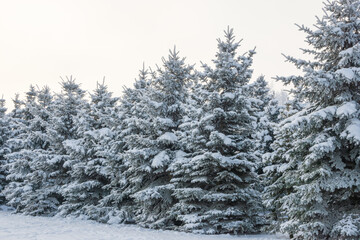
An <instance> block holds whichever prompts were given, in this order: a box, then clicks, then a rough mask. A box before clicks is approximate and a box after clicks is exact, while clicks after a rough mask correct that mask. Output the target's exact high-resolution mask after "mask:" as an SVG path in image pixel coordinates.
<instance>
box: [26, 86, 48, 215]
mask: <svg viewBox="0 0 360 240" xmlns="http://www.w3.org/2000/svg"><path fill="white" fill-rule="evenodd" d="M52 99H53V96H52V94H51V93H50V89H49V88H48V87H46V86H45V87H43V88H42V89H39V90H37V91H36V98H35V99H34V101H33V103H32V104H31V105H29V113H30V114H31V115H32V116H33V117H32V118H31V119H29V120H28V127H27V134H26V135H27V138H26V141H27V143H28V144H27V147H26V148H24V149H22V150H21V151H20V152H22V156H23V157H24V158H25V159H27V160H28V164H29V166H30V171H29V172H28V174H26V176H25V178H24V182H25V183H26V185H25V187H24V189H23V192H22V193H21V197H20V198H21V205H22V209H21V212H22V213H25V214H30V215H47V214H52V212H53V210H54V209H53V206H51V205H50V206H49V204H48V199H46V198H44V196H43V195H41V194H39V190H40V189H41V188H42V186H43V184H44V183H45V181H46V180H47V179H46V177H45V172H44V170H43V169H42V164H43V161H44V159H46V158H47V156H48V150H49V147H50V139H49V137H48V134H47V129H48V127H49V119H50V116H51V114H52V111H51V107H52V105H51V104H52Z"/></svg>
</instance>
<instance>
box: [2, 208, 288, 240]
mask: <svg viewBox="0 0 360 240" xmlns="http://www.w3.org/2000/svg"><path fill="white" fill-rule="evenodd" d="M0 239H1V240H117V239H119V240H172V239H176V240H195V239H199V240H211V239H216V240H222V239H224V240H225V239H229V240H237V239H239V240H240V239H246V240H252V239H253V240H261V239H263V240H270V239H274V240H275V239H286V238H284V237H280V236H274V235H253V236H250V235H247V236H229V235H217V236H208V235H196V234H188V233H180V232H174V231H156V230H149V229H143V228H140V227H137V226H129V225H125V226H124V225H106V224H100V223H95V222H92V221H84V220H78V219H64V218H56V217H55V218H46V217H30V216H23V215H15V214H11V213H10V212H6V211H0Z"/></svg>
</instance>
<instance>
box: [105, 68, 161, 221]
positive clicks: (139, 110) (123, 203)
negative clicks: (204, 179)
mask: <svg viewBox="0 0 360 240" xmlns="http://www.w3.org/2000/svg"><path fill="white" fill-rule="evenodd" d="M151 80H152V79H151V78H150V77H149V72H148V70H146V69H145V66H144V67H143V69H142V70H140V73H139V76H138V78H137V79H135V83H134V86H133V88H124V92H123V94H122V97H121V99H120V105H119V107H118V111H117V114H116V116H117V117H116V118H115V121H114V123H113V124H112V125H113V127H112V131H113V135H114V137H113V138H112V139H110V141H109V142H108V143H107V144H106V145H107V146H108V149H104V151H103V152H102V155H103V156H104V158H105V166H106V168H105V170H104V171H105V175H106V176H107V178H108V179H109V181H110V183H109V184H108V185H106V186H104V188H105V189H107V190H108V191H109V194H108V195H107V196H105V197H104V198H103V199H101V201H100V204H99V206H98V208H99V209H102V211H103V212H104V216H103V217H102V219H101V220H100V221H103V222H109V223H122V222H127V223H131V222H134V212H135V205H134V199H133V198H132V197H131V195H132V194H134V193H135V192H137V191H138V190H139V187H140V186H139V184H141V181H142V179H143V178H144V176H146V174H147V172H145V175H144V171H145V169H144V164H143V163H144V157H142V156H141V155H131V154H130V152H128V151H129V150H130V149H134V148H136V147H139V148H141V146H140V145H139V146H137V143H138V142H139V141H142V140H143V139H144V138H146V134H148V133H149V129H151V126H150V117H149V110H148V107H154V106H152V105H151V104H152V101H150V99H149V94H150V88H151V87H150V85H151ZM135 151H136V150H134V152H135ZM129 154H130V155H131V157H130V158H129V156H128V155H129ZM128 158H129V159H130V160H128ZM135 161H137V163H135ZM145 168H146V166H145ZM129 183H131V184H129Z"/></svg>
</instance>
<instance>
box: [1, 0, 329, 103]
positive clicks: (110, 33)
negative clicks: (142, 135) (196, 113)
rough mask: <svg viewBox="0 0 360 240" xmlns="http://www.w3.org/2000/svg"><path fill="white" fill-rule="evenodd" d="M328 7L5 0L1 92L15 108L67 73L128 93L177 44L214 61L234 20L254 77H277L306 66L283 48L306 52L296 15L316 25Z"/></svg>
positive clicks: (245, 0)
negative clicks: (287, 58)
mask: <svg viewBox="0 0 360 240" xmlns="http://www.w3.org/2000/svg"><path fill="white" fill-rule="evenodd" d="M322 7H323V5H322V0H151V1H150V0H132V1H130V0H127V1H121V0H118V1H116V0H31V1H29V0H0V83H1V85H0V86H1V87H0V95H1V94H3V95H4V97H5V98H6V99H7V101H8V104H7V106H8V107H9V108H12V102H11V98H13V97H14V94H15V93H20V94H21V96H24V92H26V91H27V90H28V88H29V85H30V84H34V85H38V86H43V85H48V86H49V87H50V88H51V89H52V90H54V91H59V89H60V87H59V84H58V83H59V82H60V78H59V76H67V75H73V76H74V77H75V78H76V79H77V80H78V82H79V83H82V87H83V88H84V89H85V90H88V91H92V90H93V89H94V88H95V87H96V82H97V81H101V80H102V78H103V76H105V77H106V83H107V85H108V86H109V89H110V90H111V91H112V92H114V93H115V95H120V94H121V92H122V86H124V85H126V86H132V83H133V82H134V79H135V78H136V77H137V74H138V70H139V69H140V68H141V67H142V64H143V62H145V64H146V65H147V66H151V67H153V66H154V65H155V64H159V65H161V57H163V56H167V54H168V49H170V48H173V46H174V45H176V47H177V49H178V50H179V51H180V55H181V56H183V57H186V59H187V63H189V64H193V63H196V66H197V67H199V66H200V61H203V62H209V61H210V60H211V59H213V58H214V56H215V53H216V51H217V42H216V39H217V38H219V37H222V36H223V30H224V29H226V27H227V26H228V25H229V26H230V27H233V28H234V31H235V34H236V36H237V39H238V40H240V39H243V42H242V46H241V48H240V51H239V52H240V53H243V52H245V51H247V50H249V49H252V48H254V47H255V46H256V50H257V54H256V55H255V57H254V65H253V68H254V75H253V78H256V77H257V76H259V75H261V74H264V75H265V77H266V79H267V80H268V81H272V80H271V78H272V77H274V76H276V75H284V76H286V75H290V74H296V73H298V71H297V70H296V68H295V67H293V66H292V65H291V64H289V63H285V62H284V58H283V57H282V55H281V53H285V54H289V55H292V56H301V51H300V50H299V48H301V47H306V43H305V42H304V40H305V35H304V34H303V33H302V32H299V31H298V29H297V27H296V26H295V25H294V23H298V24H304V25H306V26H309V27H312V25H313V24H314V23H315V15H318V16H322V10H321V9H322ZM273 86H274V87H275V88H276V89H279V88H280V85H279V84H278V83H275V84H273ZM0 97H1V96H0Z"/></svg>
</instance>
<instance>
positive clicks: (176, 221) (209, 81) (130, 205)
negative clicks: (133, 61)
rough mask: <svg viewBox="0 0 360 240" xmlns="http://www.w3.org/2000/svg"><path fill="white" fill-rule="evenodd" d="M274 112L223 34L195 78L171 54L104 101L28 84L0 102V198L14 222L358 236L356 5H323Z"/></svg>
mask: <svg viewBox="0 0 360 240" xmlns="http://www.w3.org/2000/svg"><path fill="white" fill-rule="evenodd" d="M324 10H325V11H324V12H325V15H324V16H323V17H322V18H317V22H316V24H315V27H316V30H312V29H310V28H307V27H305V26H299V29H300V30H301V31H304V32H305V33H306V34H307V37H306V41H307V42H308V43H309V45H310V49H303V52H304V54H310V55H311V56H312V57H313V60H310V61H309V60H302V59H296V58H294V57H291V56H285V58H286V60H287V61H289V62H291V63H293V64H294V65H295V66H296V67H298V68H299V69H302V70H303V74H301V75H298V76H295V75H293V76H289V77H277V78H276V79H277V80H279V81H282V82H283V83H284V84H290V85H292V88H291V90H290V94H291V100H289V101H288V102H287V103H286V104H285V106H281V105H279V104H278V102H277V101H276V100H275V99H274V96H273V94H271V92H270V89H269V88H268V86H267V82H266V80H265V78H264V76H260V77H258V78H257V79H256V80H255V81H253V82H250V80H251V78H252V68H251V66H252V62H253V56H254V54H255V51H254V50H249V51H247V52H245V53H241V54H239V53H238V51H239V47H240V42H238V41H237V40H236V39H235V35H234V32H233V30H232V29H230V28H228V29H227V30H226V31H224V33H225V36H224V37H223V38H222V39H218V44H217V47H218V49H217V52H216V54H215V58H214V59H213V60H212V63H211V64H206V63H203V64H202V66H201V70H196V69H195V68H194V66H193V65H189V64H187V63H185V58H182V57H180V54H179V52H178V51H177V50H176V49H175V48H174V49H173V50H170V51H169V55H168V57H167V58H163V59H162V65H161V66H160V67H157V69H156V70H154V71H153V70H152V69H147V68H145V67H143V69H142V70H141V71H140V73H139V76H138V78H137V79H136V81H135V83H134V86H133V87H132V88H125V89H124V91H123V95H122V97H121V98H117V97H113V96H112V93H111V91H109V90H108V88H107V86H106V84H105V83H104V82H102V83H98V84H97V88H96V89H95V90H94V91H93V92H92V93H91V94H90V95H89V97H88V98H87V95H86V92H85V91H84V90H83V89H81V86H80V85H79V84H78V83H77V82H76V81H75V79H73V78H72V77H69V78H66V79H63V80H62V82H61V87H62V90H61V92H60V93H52V92H51V91H50V89H49V88H48V87H43V88H41V89H40V88H35V87H33V86H30V89H29V91H28V92H27V93H26V96H25V99H21V98H20V97H19V96H18V95H17V96H16V97H15V98H14V99H13V102H14V109H13V110H12V111H11V112H9V113H7V111H6V108H5V107H4V106H5V100H3V99H1V100H0V166H1V168H0V169H1V170H0V188H1V201H2V203H3V204H7V205H9V206H12V207H13V208H14V209H15V212H17V213H24V214H28V215H45V216H54V215H58V216H75V217H80V218H84V219H92V220H96V221H99V222H103V223H110V224H112V223H136V224H139V225H140V226H144V227H149V228H156V229H171V230H179V231H186V232H194V233H205V234H220V233H231V234H242V233H256V232H260V231H269V232H278V231H280V232H283V233H286V234H288V235H289V236H290V237H291V238H294V239H358V238H359V237H360V206H359V204H360V193H359V191H360V180H359V179H360V147H359V145H360V119H359V117H360V110H359V109H360V81H359V80H360V70H359V69H360V68H359V65H360V45H359V40H360V34H359V29H360V1H359V0H334V1H329V2H327V3H324Z"/></svg>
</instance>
